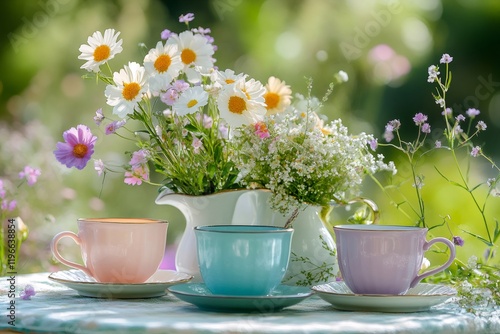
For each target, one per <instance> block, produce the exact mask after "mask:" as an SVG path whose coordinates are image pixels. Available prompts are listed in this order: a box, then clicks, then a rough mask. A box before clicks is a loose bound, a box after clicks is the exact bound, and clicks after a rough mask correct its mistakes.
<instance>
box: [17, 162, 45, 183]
mask: <svg viewBox="0 0 500 334" xmlns="http://www.w3.org/2000/svg"><path fill="white" fill-rule="evenodd" d="M40 174H41V172H40V170H39V169H38V168H33V167H30V166H26V167H24V170H23V171H22V172H20V173H19V178H20V179H24V178H26V180H27V181H28V186H32V185H34V184H35V183H36V181H37V179H38V177H39V176H40Z"/></svg>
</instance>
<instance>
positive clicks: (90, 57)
mask: <svg viewBox="0 0 500 334" xmlns="http://www.w3.org/2000/svg"><path fill="white" fill-rule="evenodd" d="M119 35H120V32H117V33H115V29H106V30H105V31H104V36H103V35H102V33H101V32H100V31H96V32H94V33H93V34H92V36H89V38H88V39H87V43H88V45H87V44H82V45H81V46H80V49H79V51H80V52H81V54H80V55H79V56H78V59H83V60H86V61H87V62H86V63H85V64H83V65H82V66H81V67H80V68H83V69H86V70H87V71H89V72H99V66H101V65H102V64H104V63H105V62H107V61H108V60H110V59H113V58H114V57H115V55H117V54H118V53H120V52H122V50H123V48H122V42H123V40H121V39H120V40H119V41H117V39H118V36H119Z"/></svg>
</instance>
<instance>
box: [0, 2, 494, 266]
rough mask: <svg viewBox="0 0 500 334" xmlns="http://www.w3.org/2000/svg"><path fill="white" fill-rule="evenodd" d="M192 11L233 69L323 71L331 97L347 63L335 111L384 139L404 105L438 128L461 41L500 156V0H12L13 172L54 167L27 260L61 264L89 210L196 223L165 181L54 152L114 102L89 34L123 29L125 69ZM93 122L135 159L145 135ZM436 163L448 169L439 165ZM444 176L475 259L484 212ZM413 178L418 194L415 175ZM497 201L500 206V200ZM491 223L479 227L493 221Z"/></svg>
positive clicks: (370, 192) (8, 161)
mask: <svg viewBox="0 0 500 334" xmlns="http://www.w3.org/2000/svg"><path fill="white" fill-rule="evenodd" d="M188 12H192V13H194V14H195V17H196V18H195V21H194V22H192V25H191V26H193V27H196V26H202V27H209V28H211V29H212V36H213V37H214V38H215V44H216V45H217V46H218V51H217V52H216V54H215V58H217V65H218V66H219V68H220V69H225V68H231V69H234V70H235V72H237V73H239V72H245V73H247V74H249V75H250V76H251V77H253V78H255V79H258V80H260V81H261V82H266V81H267V78H268V77H269V76H271V75H273V76H276V77H279V78H280V79H282V80H285V81H286V83H287V84H290V85H291V86H292V89H293V91H294V92H299V93H305V92H306V81H305V79H304V78H305V77H311V78H313V80H314V88H313V93H314V94H315V95H317V96H322V95H323V93H324V92H325V91H326V89H327V88H328V84H329V83H330V82H331V81H332V79H333V75H334V74H335V73H336V72H338V71H339V70H344V71H345V72H347V73H348V75H349V82H348V83H346V84H343V85H341V86H338V87H336V88H335V91H334V93H333V95H332V97H331V98H330V100H329V101H328V103H327V104H326V106H325V108H324V110H323V112H324V114H325V115H326V116H328V117H329V118H330V119H334V118H342V119H343V121H344V124H346V125H348V126H349V127H350V129H351V131H352V132H353V133H356V132H361V131H365V132H369V133H374V134H375V135H376V136H377V137H379V138H381V135H382V133H383V130H384V125H385V124H386V123H387V122H388V121H389V120H391V119H394V118H399V119H400V120H401V122H402V123H403V133H404V134H406V133H407V134H408V135H409V136H410V135H411V136H413V135H414V134H415V131H414V130H415V129H414V126H413V125H412V123H413V122H412V121H411V118H412V117H413V115H414V114H416V113H417V112H423V113H425V114H428V115H429V120H430V123H431V125H432V126H433V131H434V132H435V133H439V132H440V130H439V128H440V126H441V127H442V126H443V125H442V123H440V122H441V121H442V119H441V115H440V110H439V108H438V106H436V104H435V103H434V99H433V97H432V95H431V93H432V92H433V90H434V88H433V85H431V84H429V83H427V67H428V66H429V65H431V64H438V62H439V59H440V57H441V55H442V54H443V53H449V54H450V55H452V56H453V57H454V61H453V63H452V64H451V67H452V71H453V83H452V88H451V91H450V92H449V94H448V103H449V105H450V106H452V107H453V109H454V110H455V112H460V111H462V112H464V111H465V110H466V109H467V108H469V107H474V108H477V109H480V110H481V119H483V120H484V121H485V122H486V123H487V124H488V130H487V131H486V133H485V134H482V135H481V137H480V139H481V141H482V142H480V143H478V144H480V145H482V147H483V150H484V151H485V152H486V153H487V154H489V155H491V156H493V157H495V158H498V157H499V155H500V150H498V148H497V145H496V144H497V140H498V139H497V137H498V135H497V134H498V131H499V130H500V63H499V62H498V59H499V58H500V34H499V32H500V2H498V1H496V0H484V1H475V0H425V1H421V0H408V1H398V0H387V1H384V0H368V1H365V0H342V1H341V0H288V1H287V0H252V1H250V0H209V1H172V0H163V1H160V0H134V1H127V0H110V1H97V0H86V1H83V0H39V1H38V0H37V1H28V0H24V1H12V0H7V1H4V2H3V3H2V10H1V14H0V15H1V17H2V19H1V20H0V31H1V34H0V38H1V39H0V45H1V48H0V141H1V150H0V177H2V176H7V177H8V176H15V175H17V172H18V171H20V170H21V169H22V167H23V166H24V165H26V164H30V165H32V166H36V167H39V168H41V169H42V177H41V178H40V182H39V184H37V186H36V188H37V189H36V190H35V189H33V191H31V189H26V188H25V187H23V188H20V189H19V191H20V192H26V193H25V194H24V196H25V197H26V198H25V202H23V203H19V205H20V209H19V210H20V212H19V215H20V216H21V217H22V218H23V220H24V222H25V224H27V225H28V226H29V228H30V231H31V233H30V237H29V238H28V241H26V243H25V244H24V246H23V252H24V256H23V255H22V256H21V259H22V261H21V262H22V263H21V265H22V267H21V268H20V269H19V271H20V272H23V271H24V272H30V271H35V270H53V269H54V268H56V267H54V266H53V264H52V263H51V262H50V261H49V260H48V259H50V258H51V255H50V249H49V246H48V245H49V241H50V239H51V238H52V236H53V235H54V234H55V233H57V232H59V231H61V230H65V229H71V230H75V229H76V225H75V220H76V219H77V218H78V217H83V216H147V217H151V218H164V219H168V220H169V221H170V222H171V224H170V227H169V238H168V243H169V244H174V243H175V240H176V238H178V237H179V236H180V234H181V233H182V230H183V227H184V226H183V219H182V216H180V214H179V213H178V212H176V211H175V210H172V209H168V208H166V207H159V206H157V205H155V204H154V199H155V197H156V195H157V191H156V189H154V188H153V187H151V186H148V185H143V186H140V187H130V186H126V185H125V184H124V183H123V177H122V176H121V175H108V176H107V177H106V179H105V180H104V181H103V180H102V179H101V178H98V177H97V175H96V173H95V171H94V170H93V168H92V166H91V164H89V166H88V167H87V168H86V169H85V170H84V171H77V170H68V169H66V168H65V167H64V166H61V165H59V164H58V163H57V162H56V161H55V159H54V157H53V154H52V151H53V150H54V149H55V143H56V142H57V141H60V140H62V132H63V131H65V130H66V129H68V128H69V127H71V126H76V125H77V124H79V123H84V124H88V125H91V124H93V122H92V117H93V116H94V112H95V110H97V109H98V108H100V107H106V105H105V97H104V94H103V92H104V86H103V85H96V84H95V83H94V82H91V81H88V80H87V81H85V80H82V78H81V76H82V75H84V74H85V73H84V71H83V70H80V66H81V65H82V64H83V62H82V61H80V60H78V59H77V57H78V55H79V51H78V48H79V46H80V45H81V44H83V43H86V40H87V37H88V36H90V35H91V34H92V33H93V32H94V31H97V30H99V31H104V30H105V29H107V28H114V29H116V30H118V31H121V36H120V37H121V38H123V40H124V42H123V47H124V52H123V53H121V54H120V55H118V56H117V57H115V59H114V60H112V62H111V63H112V67H113V69H114V70H118V69H119V68H121V66H122V65H123V64H124V63H126V62H128V61H132V60H134V61H137V62H142V59H143V57H144V54H145V51H144V49H141V48H140V47H139V43H145V45H146V46H147V49H149V48H151V47H153V46H154V45H155V44H156V42H157V41H158V40H159V39H160V32H161V31H162V30H163V29H166V28H168V29H170V30H172V31H174V32H180V31H182V30H184V28H185V26H184V25H183V24H181V23H179V22H178V17H179V15H181V14H185V13H188ZM146 52H147V51H146ZM92 130H93V131H94V133H95V134H97V135H98V136H99V140H98V144H97V147H96V153H97V154H98V155H99V156H100V157H102V158H103V160H114V161H116V164H120V163H125V162H126V160H125V159H126V157H125V156H124V155H123V152H124V151H127V150H132V149H133V146H131V147H130V148H128V147H125V146H124V145H123V141H121V140H119V139H118V138H113V137H106V138H104V137H105V136H104V133H103V130H102V129H98V128H97V127H94V128H92ZM441 132H442V131H441ZM387 155H388V156H389V157H390V158H394V159H396V161H397V159H398V157H397V156H392V155H391V153H387ZM428 159H429V161H431V162H434V163H436V164H441V165H442V166H443V168H444V169H446V168H448V166H449V162H448V161H446V160H442V159H441V158H440V157H438V156H430V157H428ZM425 168H426V169H427V168H428V172H429V173H430V174H431V173H433V172H434V168H433V167H432V164H431V165H430V167H425ZM471 168H472V169H471V170H472V175H473V177H474V178H476V179H477V180H478V182H481V180H483V181H484V180H486V179H487V178H488V177H494V176H495V175H493V176H492V175H490V173H491V172H492V171H491V169H490V168H489V167H488V166H485V165H477V166H476V165H474V166H472V167H471ZM401 171H402V175H405V173H407V172H408V170H405V169H404V168H402V169H401ZM406 175H407V174H406ZM442 181H443V180H442V179H441V178H440V177H436V176H429V177H428V178H427V179H426V182H425V183H426V188H425V193H424V196H426V199H427V200H428V203H429V204H428V206H427V209H428V211H427V212H428V214H429V215H430V216H432V217H434V219H435V222H436V223H441V219H440V217H441V216H444V215H446V214H449V215H450V216H451V217H452V220H453V222H455V225H453V226H452V228H453V229H454V231H453V232H454V233H455V234H460V235H462V236H463V237H464V239H466V241H467V242H468V241H470V242H472V244H473V245H474V247H472V248H471V247H469V248H468V250H460V252H463V254H461V256H463V257H464V258H465V257H466V256H468V255H470V254H472V253H473V252H476V251H477V250H479V249H483V248H484V245H482V244H481V243H477V242H476V241H472V240H470V238H469V237H467V236H466V235H463V233H460V230H459V225H460V224H464V223H467V224H469V225H472V226H474V225H476V223H475V222H476V221H478V216H477V214H476V213H475V212H474V208H471V207H470V205H471V204H470V202H466V201H465V200H464V198H466V194H461V193H460V192H459V191H457V190H456V188H453V187H449V186H443V185H442ZM28 191H31V193H30V194H28ZM366 191H367V196H368V197H371V198H373V199H375V201H376V202H377V203H378V204H379V206H380V207H381V209H382V219H383V220H384V222H386V223H393V224H411V223H413V222H414V221H412V220H411V219H406V218H404V216H403V215H401V213H400V212H399V211H398V210H396V209H395V208H394V207H393V206H392V205H391V203H390V201H389V200H388V199H387V197H385V195H383V194H382V193H381V192H380V189H378V188H377V187H375V186H374V185H373V184H372V183H371V182H370V180H367V189H366ZM406 191H407V194H408V196H411V195H412V189H411V186H410V187H408V189H407V190H406ZM492 202H493V203H492V206H491V210H492V211H493V212H492V214H496V211H497V210H496V207H498V200H497V199H493V201H492ZM471 222H472V223H471ZM480 224H481V223H480V222H478V223H477V227H476V228H477V230H478V231H477V233H481V232H482V230H481V229H482V227H481V225H480ZM445 232H446V231H444V232H443V233H445ZM68 248H71V246H68Z"/></svg>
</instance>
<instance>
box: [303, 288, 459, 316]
mask: <svg viewBox="0 0 500 334" xmlns="http://www.w3.org/2000/svg"><path fill="white" fill-rule="evenodd" d="M312 290H314V291H315V292H316V294H317V295H318V296H320V297H321V298H322V299H324V300H325V301H327V302H329V303H330V304H332V305H333V307H335V308H336V309H339V310H345V311H375V312H420V311H427V310H429V309H430V308H431V307H432V306H435V305H438V304H440V303H443V302H445V301H446V300H448V299H449V298H451V297H453V296H455V295H456V293H457V292H456V290H455V289H453V288H451V287H448V286H446V285H439V284H427V283H420V284H417V286H416V287H414V288H412V289H410V290H408V292H407V293H406V294H404V295H399V296H398V295H357V294H354V293H352V292H351V290H350V289H349V288H348V287H347V285H346V284H345V283H344V282H330V283H327V284H321V285H317V286H313V287H312Z"/></svg>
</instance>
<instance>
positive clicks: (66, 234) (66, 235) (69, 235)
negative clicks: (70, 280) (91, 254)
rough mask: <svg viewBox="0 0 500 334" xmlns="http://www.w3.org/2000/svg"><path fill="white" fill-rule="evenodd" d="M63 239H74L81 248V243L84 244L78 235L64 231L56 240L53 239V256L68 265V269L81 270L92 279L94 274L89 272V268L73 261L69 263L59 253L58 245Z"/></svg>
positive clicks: (57, 235) (51, 246) (51, 248)
mask: <svg viewBox="0 0 500 334" xmlns="http://www.w3.org/2000/svg"><path fill="white" fill-rule="evenodd" d="M62 238H70V239H73V241H74V242H75V243H76V244H77V245H78V246H80V245H81V243H82V240H81V239H80V237H79V236H78V235H76V234H75V233H73V232H70V231H64V232H61V233H58V234H56V235H55V236H54V238H53V239H52V242H51V243H50V250H51V251H52V254H54V257H55V258H56V259H57V260H59V262H61V263H62V264H65V265H67V266H68V267H72V268H76V269H80V270H81V271H83V272H84V273H85V274H87V276H89V277H92V273H91V272H90V270H88V268H87V267H85V266H82V265H80V264H78V263H75V262H72V261H68V260H66V259H65V258H63V257H62V255H61V254H60V253H59V250H58V249H57V244H58V243H59V241H60V240H61V239H62Z"/></svg>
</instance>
